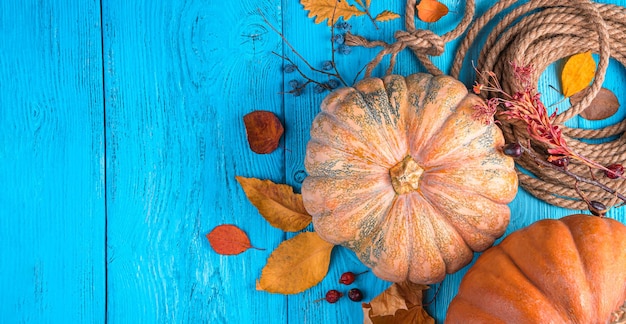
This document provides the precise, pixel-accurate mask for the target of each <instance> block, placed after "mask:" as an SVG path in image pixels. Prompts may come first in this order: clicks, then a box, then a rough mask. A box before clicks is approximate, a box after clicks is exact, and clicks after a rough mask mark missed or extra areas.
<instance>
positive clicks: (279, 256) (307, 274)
mask: <svg viewBox="0 0 626 324" xmlns="http://www.w3.org/2000/svg"><path fill="white" fill-rule="evenodd" d="M333 247H334V245H333V244H331V243H328V242H326V241H324V240H323V239H322V238H321V237H319V235H317V233H315V232H304V233H300V234H298V235H297V236H295V237H293V238H291V239H289V240H287V241H284V242H282V243H281V244H280V245H279V246H278V247H277V248H276V250H274V252H272V255H270V257H269V258H268V259H267V264H266V265H265V267H264V268H263V271H262V272H261V279H259V280H258V281H257V284H256V289H257V290H264V291H267V292H271V293H279V294H297V293H300V292H303V291H305V290H307V289H309V288H311V287H313V286H315V285H317V284H318V283H319V282H320V281H322V279H324V277H325V276H326V274H327V273H328V266H329V265H330V255H331V252H332V250H333Z"/></svg>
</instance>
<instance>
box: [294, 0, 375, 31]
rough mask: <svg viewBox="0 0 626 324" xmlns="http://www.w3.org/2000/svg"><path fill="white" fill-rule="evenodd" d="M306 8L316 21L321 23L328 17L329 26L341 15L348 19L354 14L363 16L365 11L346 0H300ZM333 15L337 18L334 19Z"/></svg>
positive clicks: (310, 16)
mask: <svg viewBox="0 0 626 324" xmlns="http://www.w3.org/2000/svg"><path fill="white" fill-rule="evenodd" d="M300 3H301V4H302V5H303V6H304V10H308V11H309V18H313V17H315V23H316V24H319V23H321V22H322V21H324V20H326V19H328V21H327V23H328V26H332V25H333V24H334V23H335V22H336V21H337V20H339V17H343V20H348V19H350V18H351V17H352V16H361V15H364V14H365V12H363V11H361V10H359V9H358V8H357V7H355V6H353V5H351V4H349V3H348V2H347V1H346V0H341V1H338V0H300ZM333 17H334V18H335V19H334V20H333Z"/></svg>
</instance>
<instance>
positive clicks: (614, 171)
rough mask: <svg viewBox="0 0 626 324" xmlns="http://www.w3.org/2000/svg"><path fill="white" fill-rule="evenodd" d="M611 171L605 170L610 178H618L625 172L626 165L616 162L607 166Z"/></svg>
mask: <svg viewBox="0 0 626 324" xmlns="http://www.w3.org/2000/svg"><path fill="white" fill-rule="evenodd" d="M606 168H607V169H609V171H604V175H606V176H607V178H609V179H617V178H619V177H620V176H622V175H623V174H624V166H623V165H621V164H619V163H614V164H611V165H609V166H608V167H606Z"/></svg>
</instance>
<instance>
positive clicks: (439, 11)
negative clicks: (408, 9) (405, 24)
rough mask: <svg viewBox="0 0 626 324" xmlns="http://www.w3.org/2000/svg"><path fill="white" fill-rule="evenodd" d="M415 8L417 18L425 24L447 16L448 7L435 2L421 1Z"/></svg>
mask: <svg viewBox="0 0 626 324" xmlns="http://www.w3.org/2000/svg"><path fill="white" fill-rule="evenodd" d="M416 8H417V17H418V18H419V19H420V20H421V21H424V22H427V23H432V22H435V21H437V20H439V19H441V17H443V16H445V15H447V14H448V7H447V6H446V5H444V4H443V3H441V2H439V1H437V0H421V1H420V3H419V4H417V6H416Z"/></svg>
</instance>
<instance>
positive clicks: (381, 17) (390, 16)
mask: <svg viewBox="0 0 626 324" xmlns="http://www.w3.org/2000/svg"><path fill="white" fill-rule="evenodd" d="M397 18H400V15H398V14H397V13H395V12H391V11H389V10H384V11H383V12H381V13H379V14H378V16H376V18H374V20H376V21H389V20H394V19H397Z"/></svg>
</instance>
